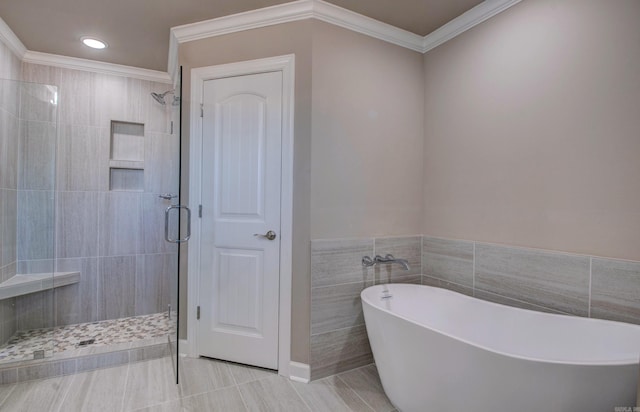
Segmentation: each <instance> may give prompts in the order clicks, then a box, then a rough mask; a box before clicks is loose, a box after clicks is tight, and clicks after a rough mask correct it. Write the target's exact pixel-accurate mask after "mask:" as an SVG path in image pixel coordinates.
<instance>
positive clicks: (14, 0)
mask: <svg viewBox="0 0 640 412" xmlns="http://www.w3.org/2000/svg"><path fill="white" fill-rule="evenodd" d="M328 1H329V2H330V3H333V4H335V5H338V6H340V7H344V8H346V9H349V10H352V11H355V12H357V13H360V14H363V15H365V16H368V17H371V18H374V19H376V20H380V21H382V22H385V23H388V24H391V25H393V26H396V27H399V28H402V29H404V30H407V31H410V32H412V33H415V34H418V35H420V36H425V35H427V34H429V33H431V32H432V31H433V30H435V29H437V28H438V27H440V26H442V25H443V24H445V23H447V22H448V21H450V20H453V19H454V18H456V17H457V16H459V15H461V14H462V13H464V12H465V11H467V10H469V9H471V8H473V7H474V6H476V5H478V4H479V3H482V1H481V0H328ZM287 2H289V0H0V17H2V19H3V20H4V21H5V22H6V23H7V24H8V25H9V27H10V28H11V29H12V30H13V32H14V33H15V34H16V35H17V36H18V38H19V39H20V40H21V41H22V42H23V43H24V45H25V46H26V47H27V49H28V50H31V51H37V52H44V53H51V54H57V55H61V56H70V57H79V58H84V59H91V60H97V61H103V62H108V63H116V64H122V65H127V66H133V67H139V68H145V69H152V70H159V71H167V54H168V50H169V34H170V28H171V27H175V26H180V25H183V24H188V23H194V22H199V21H203V20H208V19H213V18H217V17H222V16H228V15H232V14H236V13H241V12H245V11H249V10H255V9H259V8H263V7H267V6H273V5H277V4H282V3H287ZM82 36H95V37H98V38H100V39H103V40H105V41H106V42H108V43H109V47H108V48H107V49H106V50H102V51H98V50H91V49H89V48H87V47H85V46H83V45H82V44H81V43H80V38H81V37H82Z"/></svg>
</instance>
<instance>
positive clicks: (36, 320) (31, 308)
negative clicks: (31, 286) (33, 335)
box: [16, 290, 55, 350]
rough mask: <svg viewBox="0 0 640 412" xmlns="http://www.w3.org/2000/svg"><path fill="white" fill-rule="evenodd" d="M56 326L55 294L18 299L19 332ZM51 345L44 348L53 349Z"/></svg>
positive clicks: (26, 296)
mask: <svg viewBox="0 0 640 412" xmlns="http://www.w3.org/2000/svg"><path fill="white" fill-rule="evenodd" d="M54 326H55V315H54V300H53V292H52V291H51V290H46V291H44V292H38V293H31V294H28V295H23V296H18V297H16V328H17V329H18V330H29V329H42V328H52V327H54ZM50 345H51V343H45V344H44V347H42V348H34V350H37V349H51V347H50Z"/></svg>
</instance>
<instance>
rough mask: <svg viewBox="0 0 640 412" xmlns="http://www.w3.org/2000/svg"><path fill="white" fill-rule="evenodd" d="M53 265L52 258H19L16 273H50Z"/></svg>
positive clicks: (54, 262)
mask: <svg viewBox="0 0 640 412" xmlns="http://www.w3.org/2000/svg"><path fill="white" fill-rule="evenodd" d="M55 267H56V261H55V260H54V259H39V260H20V261H18V263H17V270H18V272H17V273H21V274H31V273H52V272H53V271H54V269H55Z"/></svg>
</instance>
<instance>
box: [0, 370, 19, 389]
mask: <svg viewBox="0 0 640 412" xmlns="http://www.w3.org/2000/svg"><path fill="white" fill-rule="evenodd" d="M16 382H18V369H17V368H12V367H9V368H3V369H0V385H10V384H12V383H16Z"/></svg>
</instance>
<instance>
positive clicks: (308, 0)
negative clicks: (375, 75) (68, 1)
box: [171, 0, 423, 52]
mask: <svg viewBox="0 0 640 412" xmlns="http://www.w3.org/2000/svg"><path fill="white" fill-rule="evenodd" d="M310 18H315V19H318V20H321V21H324V22H327V23H331V24H333V25H336V26H340V27H343V28H346V29H349V30H352V31H355V32H358V33H362V34H365V35H367V36H370V37H374V38H377V39H380V40H384V41H386V42H389V43H393V44H396V45H399V46H402V47H406V48H408V49H411V50H414V51H418V52H422V48H423V37H422V36H419V35H417V34H414V33H411V32H408V31H406V30H403V29H400V28H398V27H395V26H392V25H390V24H387V23H382V22H381V21H378V20H375V19H372V18H370V17H366V16H363V15H361V14H358V13H355V12H352V11H350V10H347V9H344V8H342V7H338V6H336V5H333V4H330V3H327V2H324V1H322V0H297V1H293V2H290V3H284V4H280V5H276V6H271V7H265V8H262V9H258V10H251V11H247V12H244V13H239V14H233V15H230V16H224V17H219V18H216V19H211V20H205V21H202V22H198V23H191V24H186V25H183V26H176V27H173V28H172V29H171V32H172V33H173V35H174V36H175V38H176V39H177V42H178V43H186V42H190V41H194V40H200V39H205V38H208V37H215V36H222V35H224V34H229V33H235V32H239V31H244V30H250V29H256V28H260V27H266V26H272V25H275V24H281V23H289V22H293V21H298V20H304V19H310Z"/></svg>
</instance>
